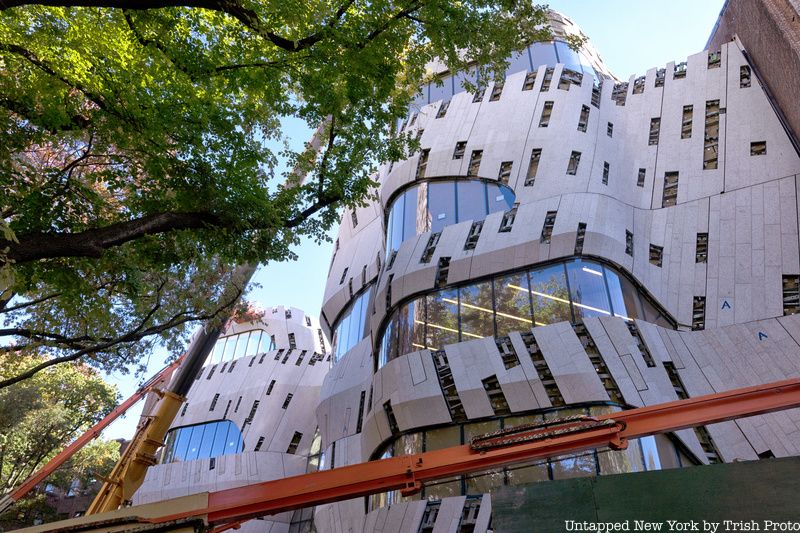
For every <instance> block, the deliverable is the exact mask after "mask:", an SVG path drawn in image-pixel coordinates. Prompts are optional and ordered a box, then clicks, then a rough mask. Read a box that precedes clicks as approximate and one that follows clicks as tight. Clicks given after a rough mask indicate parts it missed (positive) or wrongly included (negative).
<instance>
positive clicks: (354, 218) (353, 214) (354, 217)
mask: <svg viewBox="0 0 800 533" xmlns="http://www.w3.org/2000/svg"><path fill="white" fill-rule="evenodd" d="M350 218H351V219H352V221H353V227H354V228H355V227H356V226H358V215H356V210H355V209H353V210H352V211H350Z"/></svg>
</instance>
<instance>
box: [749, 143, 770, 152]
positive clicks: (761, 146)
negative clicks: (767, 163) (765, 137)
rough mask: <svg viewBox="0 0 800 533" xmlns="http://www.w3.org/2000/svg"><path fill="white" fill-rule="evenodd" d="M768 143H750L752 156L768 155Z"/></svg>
mask: <svg viewBox="0 0 800 533" xmlns="http://www.w3.org/2000/svg"><path fill="white" fill-rule="evenodd" d="M766 153H767V141H755V142H751V143H750V155H766Z"/></svg>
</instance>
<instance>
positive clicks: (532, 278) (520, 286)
mask: <svg viewBox="0 0 800 533" xmlns="http://www.w3.org/2000/svg"><path fill="white" fill-rule="evenodd" d="M595 316H616V317H620V318H623V319H625V320H632V319H634V318H639V319H642V320H646V321H647V322H651V323H654V324H659V325H662V326H665V327H672V322H671V320H670V319H669V318H667V316H666V315H665V314H664V313H662V312H661V311H659V310H658V308H657V307H656V306H655V305H654V304H652V303H651V302H650V301H649V300H648V299H647V298H645V297H644V296H643V295H642V294H641V291H639V290H638V289H637V287H636V286H635V285H634V284H633V283H632V282H631V281H630V280H629V279H628V278H627V277H625V276H623V275H620V274H619V273H617V272H616V271H615V270H614V269H612V268H611V267H608V266H605V265H604V264H602V263H599V262H597V261H591V260H588V259H573V260H570V261H564V262H560V263H555V264H550V265H545V266H539V267H536V268H531V269H529V270H526V271H523V272H515V273H511V274H502V275H499V276H496V277H494V278H493V279H490V280H486V281H481V282H478V283H472V284H470V285H465V286H462V287H452V288H447V289H442V290H440V291H436V292H433V293H429V294H427V295H424V296H420V297H418V298H416V299H414V300H412V301H410V302H407V303H405V304H403V305H401V306H400V307H399V308H398V309H397V310H396V311H394V312H393V313H392V315H391V316H390V319H389V321H388V322H387V324H386V326H385V328H384V330H383V334H382V336H381V342H380V345H379V350H378V352H379V357H378V365H379V366H383V365H385V364H386V363H387V362H388V361H390V360H392V359H394V358H395V357H398V356H401V355H405V354H407V353H410V352H413V351H416V350H421V349H424V348H427V349H430V350H439V349H441V348H443V347H444V346H446V345H448V344H455V343H457V342H463V341H468V340H471V339H480V338H483V337H492V336H495V337H502V336H505V335H508V334H509V333H510V332H512V331H527V330H530V328H531V327H533V326H534V325H536V326H544V325H546V324H553V323H555V322H564V321H566V322H574V323H577V322H581V321H583V319H584V318H588V317H595Z"/></svg>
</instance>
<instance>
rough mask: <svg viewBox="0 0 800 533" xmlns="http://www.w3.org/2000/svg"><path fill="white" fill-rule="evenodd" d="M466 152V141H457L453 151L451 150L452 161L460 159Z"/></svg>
mask: <svg viewBox="0 0 800 533" xmlns="http://www.w3.org/2000/svg"><path fill="white" fill-rule="evenodd" d="M466 151H467V141H458V142H457V143H456V148H455V150H453V159H462V158H463V157H464V152H466Z"/></svg>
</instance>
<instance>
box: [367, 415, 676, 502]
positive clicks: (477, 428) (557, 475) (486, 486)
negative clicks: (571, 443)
mask: <svg viewBox="0 0 800 533" xmlns="http://www.w3.org/2000/svg"><path fill="white" fill-rule="evenodd" d="M619 409H620V408H619V407H618V406H616V405H593V406H589V407H575V406H573V407H570V408H567V409H556V410H550V411H547V412H546V413H544V416H543V415H542V413H541V412H536V413H530V414H523V415H514V416H508V417H503V418H495V419H492V420H486V421H482V422H471V423H466V424H460V425H452V426H448V427H443V428H436V429H429V430H420V431H416V432H414V433H409V434H406V435H401V436H400V437H398V438H397V439H396V440H394V441H393V442H390V443H388V444H387V445H386V447H384V448H382V449H381V450H379V451H378V452H377V453H376V454H374V455H373V457H375V456H377V457H380V458H381V459H386V458H389V457H396V456H401V455H412V454H417V453H423V452H430V451H435V450H441V449H444V448H449V447H452V446H459V445H462V444H468V443H469V442H470V439H472V438H473V437H475V436H478V435H484V434H486V433H491V432H494V431H497V430H499V429H503V428H510V427H514V426H518V425H522V424H540V423H542V421H543V420H545V419H547V420H550V419H553V418H563V417H565V416H569V415H573V414H580V415H588V416H598V415H602V414H606V413H611V412H616V411H619ZM643 458H644V460H643ZM660 469H661V463H660V459H659V455H658V450H657V448H656V445H655V440H654V439H653V437H645V438H642V439H634V440H631V441H630V442H629V445H628V448H627V449H625V450H619V451H612V450H610V449H608V448H599V449H597V450H596V451H595V450H591V451H588V452H582V453H579V454H574V455H562V456H559V457H555V458H552V459H549V460H548V459H538V460H536V461H531V462H527V463H517V464H514V465H511V466H509V467H507V468H498V469H496V470H488V471H484V472H476V473H471V474H468V475H466V476H454V477H450V478H446V479H441V480H437V481H435V482H431V483H425V484H424V487H423V489H422V493H421V494H418V495H415V496H413V497H412V498H403V497H402V496H401V495H400V492H399V491H393V492H385V493H381V494H374V495H372V496H370V498H369V503H370V510H374V509H378V508H380V507H383V506H386V505H389V504H390V503H397V502H401V501H408V500H409V499H418V498H423V499H434V500H435V499H441V498H446V497H449V496H463V495H478V494H484V493H487V492H492V491H494V490H496V489H498V488H499V487H501V486H503V485H519V484H525V483H531V482H536V481H548V480H554V479H566V478H573V477H585V476H596V475H606V474H620V473H626V472H642V471H645V470H660Z"/></svg>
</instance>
